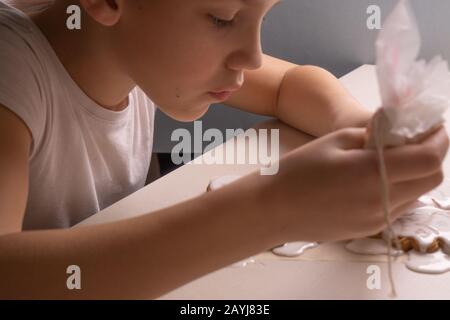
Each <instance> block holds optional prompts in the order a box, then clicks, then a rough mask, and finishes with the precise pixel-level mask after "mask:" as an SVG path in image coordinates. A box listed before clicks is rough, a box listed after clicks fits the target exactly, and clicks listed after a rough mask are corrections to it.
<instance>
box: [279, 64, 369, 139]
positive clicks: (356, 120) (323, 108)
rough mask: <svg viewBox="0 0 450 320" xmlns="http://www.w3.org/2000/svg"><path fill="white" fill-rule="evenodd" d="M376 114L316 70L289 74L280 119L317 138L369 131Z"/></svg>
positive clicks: (303, 69) (325, 73)
mask: <svg viewBox="0 0 450 320" xmlns="http://www.w3.org/2000/svg"><path fill="white" fill-rule="evenodd" d="M372 114H373V111H370V110H369V109H367V108H365V107H363V106H362V105H361V104H360V103H359V102H358V101H356V100H355V99H354V98H353V97H352V96H351V94H350V93H349V92H348V91H347V90H346V89H345V87H344V86H343V85H342V84H341V83H340V82H339V80H338V79H337V78H336V77H335V76H333V75H332V74H331V73H330V72H328V71H326V70H324V69H322V68H319V67H316V66H298V67H295V68H293V69H291V70H289V71H288V72H287V73H286V75H285V77H284V79H283V81H282V83H281V86H280V92H279V97H278V106H277V117H278V118H279V119H280V120H281V121H283V122H285V123H287V124H289V125H291V126H292V127H295V128H297V129H300V130H302V131H304V132H306V133H308V134H310V135H313V136H315V137H321V136H323V135H326V134H328V133H330V132H333V131H335V130H338V129H341V128H345V127H365V126H366V125H367V123H368V121H369V120H370V118H371V117H372Z"/></svg>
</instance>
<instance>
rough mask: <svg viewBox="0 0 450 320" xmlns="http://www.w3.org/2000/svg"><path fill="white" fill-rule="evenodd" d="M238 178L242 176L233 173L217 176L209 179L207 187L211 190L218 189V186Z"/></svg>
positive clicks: (220, 186)
mask: <svg viewBox="0 0 450 320" xmlns="http://www.w3.org/2000/svg"><path fill="white" fill-rule="evenodd" d="M240 178H242V176H240V175H235V174H234V175H227V176H222V177H218V178H213V179H211V182H210V183H209V189H211V190H217V189H220V188H222V187H224V186H226V185H227V184H230V183H232V182H234V181H236V180H238V179H240Z"/></svg>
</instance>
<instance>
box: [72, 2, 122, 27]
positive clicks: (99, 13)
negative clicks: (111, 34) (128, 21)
mask: <svg viewBox="0 0 450 320" xmlns="http://www.w3.org/2000/svg"><path fill="white" fill-rule="evenodd" d="M79 1H80V4H81V6H82V7H83V8H84V10H85V11H86V13H87V14H89V16H90V17H91V18H92V19H94V20H95V21H97V22H98V23H100V24H102V25H104V26H108V27H110V26H113V25H115V24H116V23H117V21H119V19H120V16H121V15H122V9H123V8H122V7H123V4H122V1H121V0H79Z"/></svg>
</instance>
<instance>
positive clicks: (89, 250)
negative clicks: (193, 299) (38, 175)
mask: <svg viewBox="0 0 450 320" xmlns="http://www.w3.org/2000/svg"><path fill="white" fill-rule="evenodd" d="M238 183H240V186H239V188H236V187H235V186H233V185H230V186H226V187H224V188H223V189H222V190H219V191H216V192H212V193H208V194H205V195H202V196H200V197H198V198H196V199H192V200H189V201H186V202H184V203H180V204H178V205H176V206H173V207H170V208H166V209H163V210H160V211H158V212H155V213H151V214H148V215H145V216H141V217H137V218H134V219H128V220H124V221H119V222H115V223H109V224H105V225H97V226H87V227H80V228H73V229H68V230H53V231H35V232H23V233H17V234H11V235H5V236H1V237H0V283H1V286H0V299H9V298H19V299H23V298H31V299H34V298H54V299H73V298H74V299H91V298H106V299H109V298H155V297H158V296H160V295H162V294H164V293H166V292H169V291H171V290H172V289H175V288H177V287H179V286H181V285H183V284H185V283H187V282H190V281H191V280H194V279H196V278H198V277H200V276H202V275H204V274H207V273H209V272H212V271H214V270H217V269H219V268H222V267H225V266H227V265H229V264H231V263H233V262H236V261H239V260H241V259H244V258H246V257H248V256H250V255H253V254H257V253H259V252H261V251H264V250H266V249H268V248H270V247H271V246H274V245H276V244H277V241H276V240H275V239H273V238H272V237H271V236H269V234H271V230H269V228H271V229H272V228H273V224H271V223H268V221H267V217H265V213H263V211H262V210H261V209H262V208H263V205H262V204H261V199H260V198H258V197H260V196H261V195H259V194H258V190H260V189H259V186H258V184H260V181H259V180H258V181H257V180H256V179H255V174H253V175H252V176H248V177H246V178H243V179H242V182H241V181H240V182H238ZM256 200H258V201H256ZM69 265H78V266H79V267H80V268H81V290H72V291H71V290H68V289H67V287H66V281H67V278H68V277H69V275H68V274H67V273H66V269H67V267H68V266H69Z"/></svg>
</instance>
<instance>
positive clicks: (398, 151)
mask: <svg viewBox="0 0 450 320" xmlns="http://www.w3.org/2000/svg"><path fill="white" fill-rule="evenodd" d="M448 146H449V142H448V136H447V133H446V131H445V128H442V129H439V130H437V131H436V132H434V133H433V134H431V135H430V136H429V137H428V138H427V139H426V140H424V141H423V142H422V143H419V144H411V145H405V146H399V147H395V148H390V149H385V150H384V160H385V164H386V171H387V176H388V179H389V181H390V182H392V183H396V182H401V181H408V180H414V179H419V178H423V177H426V176H429V175H430V174H433V173H436V172H437V171H439V170H441V167H442V161H443V160H444V158H445V155H446V154H447V151H448Z"/></svg>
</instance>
